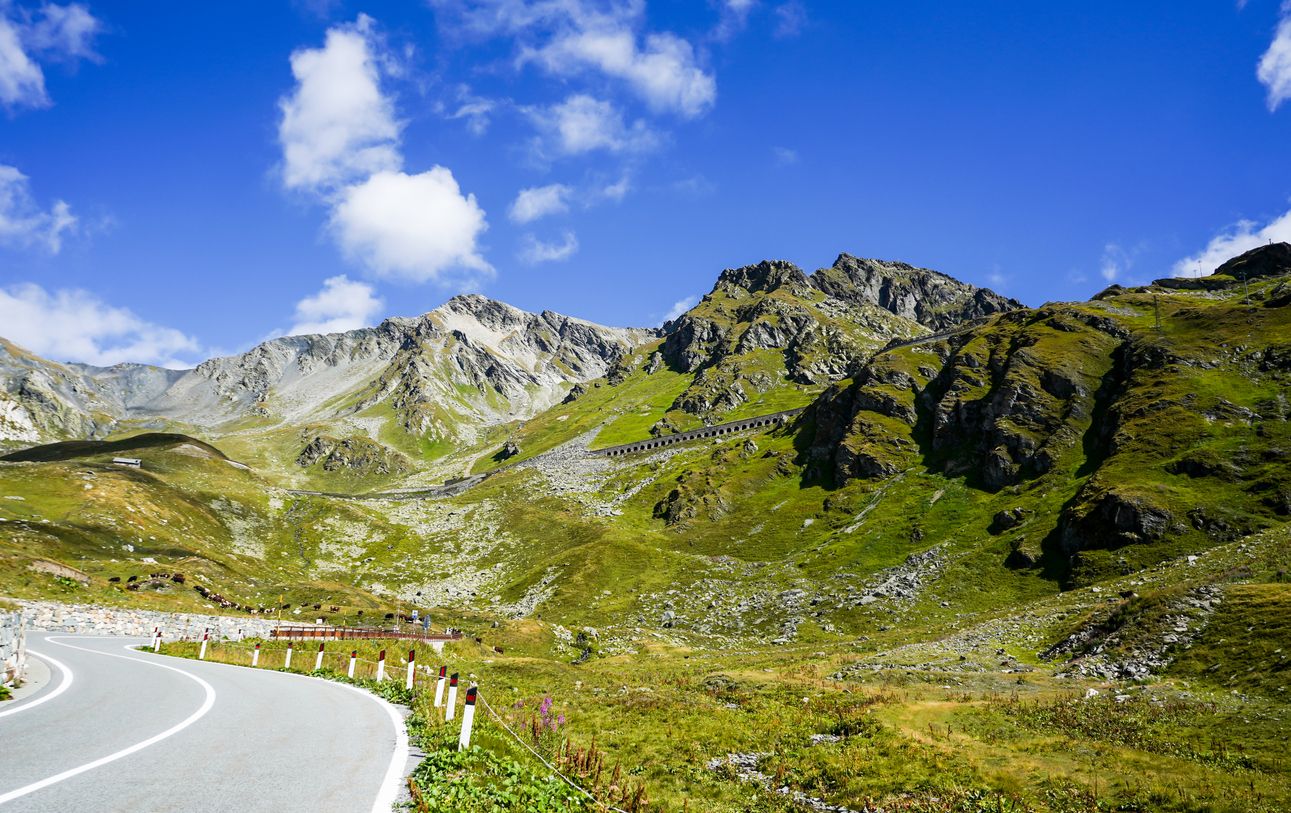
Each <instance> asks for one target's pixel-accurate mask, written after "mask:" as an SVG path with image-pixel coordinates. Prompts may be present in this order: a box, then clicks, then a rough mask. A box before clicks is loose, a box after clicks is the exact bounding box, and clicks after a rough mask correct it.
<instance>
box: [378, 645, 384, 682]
mask: <svg viewBox="0 0 1291 813" xmlns="http://www.w3.org/2000/svg"><path fill="white" fill-rule="evenodd" d="M385 679H386V651H385V650H384V649H383V650H381V652H380V653H378V654H377V683H380V682H381V681H383V680H385Z"/></svg>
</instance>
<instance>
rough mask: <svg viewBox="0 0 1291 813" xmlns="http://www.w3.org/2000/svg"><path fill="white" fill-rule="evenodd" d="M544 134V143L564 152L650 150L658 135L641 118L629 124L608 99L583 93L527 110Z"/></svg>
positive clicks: (547, 146)
mask: <svg viewBox="0 0 1291 813" xmlns="http://www.w3.org/2000/svg"><path fill="white" fill-rule="evenodd" d="M529 114H530V117H531V118H532V119H533V121H534V122H535V123H536V124H537V125H538V128H539V130H540V131H542V133H543V134H544V140H543V146H544V147H545V149H543V150H542V151H548V150H552V149H554V151H555V152H557V153H559V154H563V155H578V154H580V153H588V152H594V151H596V150H605V151H607V152H641V151H644V150H648V149H651V148H652V147H654V146H655V145H656V144H657V143H658V138H657V137H656V136H655V134H654V133H653V132H652V131H651V130H650V128H649V127H647V126H646V124H645V122H643V121H640V120H638V121H636V122H633V123H632V124H631V125H628V124H627V123H625V122H624V120H623V113H622V112H620V111H619V109H618V108H616V107H615V106H614V105H613V104H611V103H610V102H607V101H604V100H602V99H595V98H593V97H591V96H588V95H586V94H581V93H579V94H575V95H573V96H570V97H569V98H567V99H565V101H563V102H561V103H560V104H556V105H552V106H550V107H544V108H537V109H532V110H530V111H529Z"/></svg>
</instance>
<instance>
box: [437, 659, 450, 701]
mask: <svg viewBox="0 0 1291 813" xmlns="http://www.w3.org/2000/svg"><path fill="white" fill-rule="evenodd" d="M447 674H448V667H447V666H441V667H439V680H437V681H435V708H439V707H440V706H442V705H444V680H445V677H444V676H445V675H447Z"/></svg>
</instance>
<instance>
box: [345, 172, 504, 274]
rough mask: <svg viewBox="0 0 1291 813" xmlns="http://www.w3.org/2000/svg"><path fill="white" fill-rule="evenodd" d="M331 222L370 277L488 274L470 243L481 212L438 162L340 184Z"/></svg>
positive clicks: (489, 270)
mask: <svg viewBox="0 0 1291 813" xmlns="http://www.w3.org/2000/svg"><path fill="white" fill-rule="evenodd" d="M331 225H332V230H333V232H334V233H335V235H336V239H337V241H338V242H339V243H340V245H341V248H342V249H343V250H344V251H345V253H346V255H347V256H349V257H351V258H352V259H354V260H355V261H356V262H360V263H362V264H363V265H364V266H366V267H367V268H368V269H370V270H371V271H372V272H373V273H375V274H377V275H378V276H382V277H387V278H390V279H402V280H407V281H410V282H426V281H429V280H434V279H437V278H439V277H440V276H441V275H442V274H444V272H446V271H449V270H451V269H453V268H457V267H460V268H465V269H468V270H470V271H471V272H474V274H475V275H484V276H489V275H492V273H493V269H492V267H491V266H490V265H489V264H488V263H487V262H486V261H485V260H484V258H483V257H481V256H480V254H479V252H478V250H477V248H476V241H477V239H478V238H479V236H480V234H482V233H483V232H484V230H485V229H486V228H488V225H487V224H486V223H485V220H484V210H483V209H481V208H480V207H479V204H477V203H476V202H475V196H474V195H466V196H463V195H462V190H461V188H460V187H459V186H458V185H457V181H456V180H454V178H453V173H452V172H450V171H448V169H446V168H444V167H440V166H436V167H433V168H431V169H430V170H428V171H426V172H422V173H420V174H417V175H408V174H406V173H403V172H378V173H376V174H375V175H373V176H372V177H371V178H368V179H367V180H366V181H363V182H362V183H358V184H355V185H353V186H349V187H347V188H346V189H345V190H344V191H343V192H342V193H341V196H340V199H339V200H338V201H337V203H336V205H335V207H334V208H333V210H332V220H331ZM472 278H474V277H472Z"/></svg>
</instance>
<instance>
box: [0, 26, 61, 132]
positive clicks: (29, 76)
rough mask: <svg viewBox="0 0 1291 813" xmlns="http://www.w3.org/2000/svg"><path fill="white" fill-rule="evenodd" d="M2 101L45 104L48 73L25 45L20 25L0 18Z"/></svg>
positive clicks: (12, 104)
mask: <svg viewBox="0 0 1291 813" xmlns="http://www.w3.org/2000/svg"><path fill="white" fill-rule="evenodd" d="M0 102H3V103H4V106H5V107H7V108H9V109H13V108H17V107H45V106H46V105H48V104H49V97H48V96H46V95H45V74H44V73H43V72H42V71H41V69H40V66H39V65H37V64H36V62H35V60H33V59H32V58H31V57H30V56H28V55H27V52H26V50H24V48H23V46H22V39H21V37H20V36H19V33H18V28H17V27H16V26H15V25H14V24H13V23H12V22H11V21H9V20H8V19H6V18H4V17H0Z"/></svg>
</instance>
